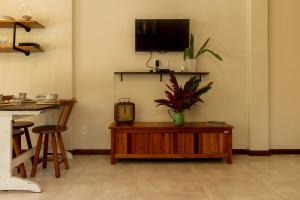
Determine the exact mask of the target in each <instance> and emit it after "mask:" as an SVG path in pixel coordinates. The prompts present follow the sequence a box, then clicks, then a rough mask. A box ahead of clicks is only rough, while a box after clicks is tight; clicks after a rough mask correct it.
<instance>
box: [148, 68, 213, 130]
mask: <svg viewBox="0 0 300 200" xmlns="http://www.w3.org/2000/svg"><path fill="white" fill-rule="evenodd" d="M170 82H171V84H170V85H168V84H166V85H167V87H168V89H169V90H166V91H165V93H166V96H167V99H157V100H154V101H155V102H156V103H158V104H157V106H161V105H163V106H167V107H168V108H170V109H171V110H169V115H170V116H171V118H172V119H173V121H174V124H175V125H176V126H181V125H183V124H184V115H183V112H184V111H185V110H186V109H190V108H191V107H192V106H193V105H195V104H196V103H197V102H202V103H203V102H204V101H203V100H202V99H201V98H200V96H201V95H203V94H204V93H206V92H208V91H209V90H210V89H211V88H212V82H210V83H208V84H207V85H205V86H203V87H201V88H198V86H199V83H200V79H199V77H198V76H194V77H192V78H190V80H188V81H187V82H186V83H185V85H184V87H182V86H179V84H178V82H177V79H176V76H175V74H174V73H170ZM171 111H173V112H174V114H173V115H172V114H171V113H170V112H171Z"/></svg>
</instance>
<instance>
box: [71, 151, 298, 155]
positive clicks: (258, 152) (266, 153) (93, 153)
mask: <svg viewBox="0 0 300 200" xmlns="http://www.w3.org/2000/svg"><path fill="white" fill-rule="evenodd" d="M71 152H72V154H74V155H109V154H110V149H74V150H72V151H71ZM232 153H233V154H234V155H250V156H270V155H276V154H279V155H283V154H300V149H270V150H269V151H268V150H265V151H251V150H249V149H232Z"/></svg>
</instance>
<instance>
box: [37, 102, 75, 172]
mask: <svg viewBox="0 0 300 200" xmlns="http://www.w3.org/2000/svg"><path fill="white" fill-rule="evenodd" d="M75 102H76V100H75V99H71V100H61V101H60V105H61V110H60V116H59V119H58V123H57V125H45V126H38V127H35V128H33V129H32V132H34V133H37V134H39V139H38V142H37V147H36V152H35V156H34V162H33V165H32V171H31V177H35V175H36V170H37V165H38V164H39V155H40V151H41V147H42V142H43V137H44V152H43V159H42V162H43V168H46V167H47V161H48V158H47V155H48V141H49V135H51V141H52V149H53V161H54V168H55V177H56V178H59V177H60V169H59V164H61V163H62V162H63V163H64V165H65V169H69V164H68V159H67V155H66V151H65V147H64V143H63V140H62V136H61V133H62V132H64V131H66V130H67V127H66V124H67V122H68V119H69V117H70V114H71V111H72V108H73V105H74V104H75ZM57 141H58V144H59V146H60V150H61V155H62V160H61V161H59V159H58V153H57Z"/></svg>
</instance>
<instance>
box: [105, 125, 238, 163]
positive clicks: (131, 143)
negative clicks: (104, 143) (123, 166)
mask: <svg viewBox="0 0 300 200" xmlns="http://www.w3.org/2000/svg"><path fill="white" fill-rule="evenodd" d="M109 128H110V130H111V164H116V162H117V159H120V158H139V159H140V158H147V159H149V158H227V163H228V164H231V163H232V129H233V127H232V126H231V125H228V124H224V125H213V124H209V123H205V122H191V123H185V124H184V126H180V127H178V126H174V124H173V123H168V122H135V123H133V124H132V125H117V124H116V123H112V124H111V125H110V127H109Z"/></svg>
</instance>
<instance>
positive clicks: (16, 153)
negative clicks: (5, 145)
mask: <svg viewBox="0 0 300 200" xmlns="http://www.w3.org/2000/svg"><path fill="white" fill-rule="evenodd" d="M24 133H25V132H24V131H22V130H19V129H13V156H14V157H17V156H19V155H20V154H21V153H22V152H21V147H20V145H19V144H20V141H19V140H20V139H21V135H23V134H24ZM17 169H18V172H19V173H20V174H21V177H22V178H26V177H27V175H26V169H25V165H24V163H21V164H20V165H19V166H17Z"/></svg>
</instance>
